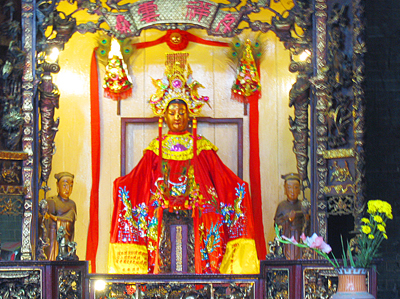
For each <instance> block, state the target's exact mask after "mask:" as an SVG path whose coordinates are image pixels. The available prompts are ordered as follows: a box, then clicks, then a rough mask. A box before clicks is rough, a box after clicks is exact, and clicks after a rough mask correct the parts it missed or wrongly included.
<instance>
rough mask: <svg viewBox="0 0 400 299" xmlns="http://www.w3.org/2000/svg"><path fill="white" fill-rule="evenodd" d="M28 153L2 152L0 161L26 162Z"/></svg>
mask: <svg viewBox="0 0 400 299" xmlns="http://www.w3.org/2000/svg"><path fill="white" fill-rule="evenodd" d="M26 159H28V153H25V152H10V151H0V160H26Z"/></svg>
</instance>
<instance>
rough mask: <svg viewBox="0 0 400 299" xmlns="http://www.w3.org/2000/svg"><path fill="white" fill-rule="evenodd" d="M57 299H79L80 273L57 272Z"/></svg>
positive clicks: (80, 295)
mask: <svg viewBox="0 0 400 299" xmlns="http://www.w3.org/2000/svg"><path fill="white" fill-rule="evenodd" d="M58 293H59V297H58V298H59V299H67V298H68V299H80V298H82V296H83V293H82V273H81V271H77V270H70V269H59V270H58Z"/></svg>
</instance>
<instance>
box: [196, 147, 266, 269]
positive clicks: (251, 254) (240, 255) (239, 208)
mask: <svg viewBox="0 0 400 299" xmlns="http://www.w3.org/2000/svg"><path fill="white" fill-rule="evenodd" d="M195 176H196V181H197V183H198V184H199V185H200V189H201V193H202V194H203V195H204V196H205V197H206V198H207V199H206V202H212V201H214V199H213V197H214V198H215V199H216V207H215V208H216V209H217V211H218V213H219V214H220V216H221V218H222V219H221V222H222V223H223V231H224V232H225V234H224V240H223V243H224V244H223V247H224V248H225V249H224V250H223V252H222V253H223V258H222V262H221V265H220V269H219V270H220V272H221V273H224V274H225V273H226V274H228V273H229V274H254V273H258V272H259V260H258V257H257V250H256V245H255V239H254V238H255V233H254V219H253V211H252V203H251V197H250V190H249V186H248V184H247V183H246V182H245V181H243V180H242V179H240V178H239V177H238V176H237V175H236V174H235V173H234V172H233V171H231V170H230V169H229V168H228V167H227V166H226V165H225V164H224V163H223V162H222V161H221V159H220V158H219V157H218V155H217V154H216V152H215V151H214V150H205V151H202V152H201V153H200V154H199V155H198V161H197V163H196V168H195ZM210 190H214V191H215V193H214V194H213V192H212V191H210ZM216 196H217V198H216Z"/></svg>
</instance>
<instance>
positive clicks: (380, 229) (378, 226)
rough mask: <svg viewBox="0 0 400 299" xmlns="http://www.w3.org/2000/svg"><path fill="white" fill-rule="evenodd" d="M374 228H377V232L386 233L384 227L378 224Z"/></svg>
mask: <svg viewBox="0 0 400 299" xmlns="http://www.w3.org/2000/svg"><path fill="white" fill-rule="evenodd" d="M376 227H377V228H378V230H379V231H381V232H386V230H385V227H384V226H383V225H382V224H378V225H377V226H376Z"/></svg>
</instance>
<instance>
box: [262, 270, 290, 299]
mask: <svg viewBox="0 0 400 299" xmlns="http://www.w3.org/2000/svg"><path fill="white" fill-rule="evenodd" d="M289 275H290V272H289V269H285V268H277V269H272V268H271V269H268V270H267V273H266V276H267V278H266V280H267V281H266V285H267V298H268V299H281V298H282V299H285V298H286V299H288V298H289V297H290V293H289V289H290V288H289Z"/></svg>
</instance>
